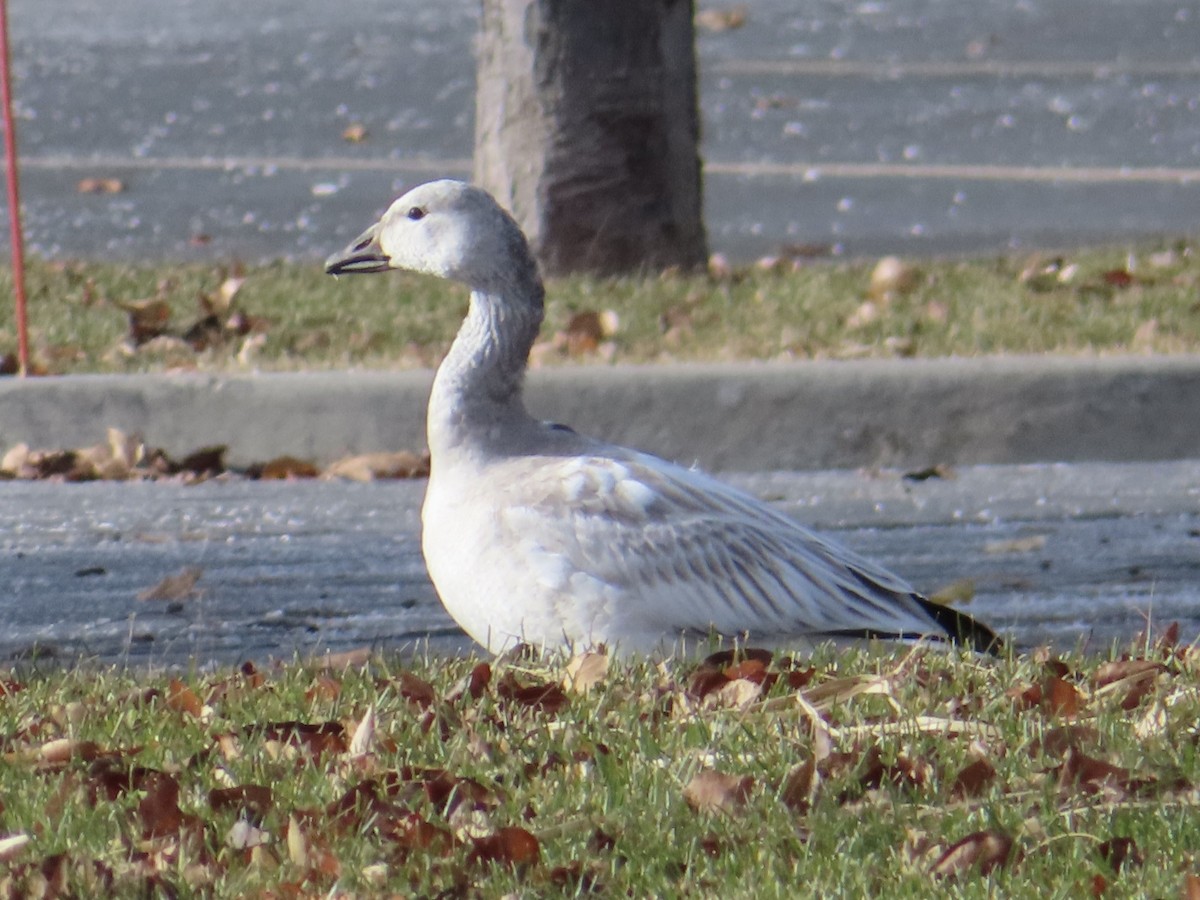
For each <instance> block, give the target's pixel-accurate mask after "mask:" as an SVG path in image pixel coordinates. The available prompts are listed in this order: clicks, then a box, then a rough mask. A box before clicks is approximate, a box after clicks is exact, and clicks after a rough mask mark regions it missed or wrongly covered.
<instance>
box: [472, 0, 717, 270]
mask: <svg viewBox="0 0 1200 900" xmlns="http://www.w3.org/2000/svg"><path fill="white" fill-rule="evenodd" d="M482 5H483V18H482V29H481V31H482V33H481V38H480V42H479V68H478V88H477V93H476V115H475V181H476V183H477V184H479V185H480V186H482V187H484V188H486V189H487V190H489V191H491V192H492V193H493V194H494V195H495V196H496V197H497V199H498V200H500V202H501V203H502V204H504V205H505V206H507V207H508V208H509V209H510V210H511V211H512V213H513V215H514V216H515V217H516V219H517V221H518V222H519V223H520V225H521V227H522V228H523V229H524V230H525V233H526V235H527V236H528V237H529V239H530V242H531V244H532V246H533V250H534V253H535V254H536V255H537V257H538V260H539V262H540V263H541V264H542V267H543V269H544V270H545V271H546V272H547V273H549V274H562V273H566V272H578V271H588V272H597V273H602V274H613V273H619V272H627V271H631V270H636V269H641V268H664V267H669V266H680V267H684V268H693V267H695V266H699V265H702V264H703V263H704V262H705V260H706V259H707V257H708V251H707V247H706V241H705V234H704V223H703V209H702V203H701V173H700V156H699V149H698V147H699V134H700V124H699V113H698V111H697V105H696V56H695V40H694V37H695V35H694V30H693V25H692V16H693V12H694V8H693V0H482Z"/></svg>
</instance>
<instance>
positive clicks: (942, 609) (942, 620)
mask: <svg viewBox="0 0 1200 900" xmlns="http://www.w3.org/2000/svg"><path fill="white" fill-rule="evenodd" d="M913 599H914V600H916V601H917V603H919V604H920V606H921V609H923V610H924V611H925V612H926V613H927V614H928V615H929V617H930V618H931V619H933V621H934V622H936V623H937V624H938V625H939V626H940V627H941V628H943V629H944V630H945V632H946V635H947V637H949V638H950V640H952V641H954V642H955V643H956V644H962V645H963V646H966V647H970V648H971V649H972V650H977V651H979V652H980V653H989V654H991V655H992V656H999V655H1000V653H1001V652H1003V650H1004V642H1003V641H1002V640H1000V637H999V636H998V635H997V634H996V632H994V631H992V629H990V628H988V627H987V626H986V625H984V624H983V623H982V622H980V621H978V620H976V619H973V618H971V617H970V616H968V615H967V614H966V613H961V612H959V611H958V610H957V609H954V608H953V607H950V606H943V605H942V604H940V603H934V602H933V601H932V600H926V599H925V598H924V597H914V598H913Z"/></svg>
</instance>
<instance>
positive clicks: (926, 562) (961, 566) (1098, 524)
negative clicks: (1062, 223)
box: [0, 461, 1200, 668]
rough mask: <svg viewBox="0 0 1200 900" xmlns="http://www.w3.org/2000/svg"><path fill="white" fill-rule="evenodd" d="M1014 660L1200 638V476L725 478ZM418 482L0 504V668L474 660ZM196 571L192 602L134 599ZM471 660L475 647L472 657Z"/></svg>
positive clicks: (1090, 470) (1051, 471)
mask: <svg viewBox="0 0 1200 900" xmlns="http://www.w3.org/2000/svg"><path fill="white" fill-rule="evenodd" d="M731 480H734V481H735V482H736V483H738V484H739V485H740V486H742V487H744V488H746V489H748V490H750V491H752V492H754V493H756V494H757V495H758V496H760V497H763V498H764V499H767V500H769V501H770V502H772V503H775V504H778V506H779V507H780V509H782V510H783V511H784V512H786V513H788V514H789V515H793V516H795V517H796V518H798V519H800V520H801V521H803V522H805V523H807V524H809V525H811V526H813V527H816V528H818V529H820V530H821V531H822V532H823V533H826V534H829V535H831V536H832V537H834V538H835V539H837V540H840V541H842V542H844V543H846V544H848V545H849V546H851V547H853V548H854V549H856V550H858V551H860V552H862V553H865V554H867V555H869V556H871V557H872V558H874V559H877V560H879V561H880V562H882V563H883V564H885V565H887V566H888V567H890V568H892V569H893V570H894V571H896V572H898V573H900V574H902V575H903V576H904V577H906V578H907V579H908V580H909V581H910V582H912V583H913V584H914V585H916V586H917V587H918V588H920V589H921V590H924V591H927V592H934V591H937V590H939V589H942V588H945V587H947V586H949V585H957V587H956V590H955V593H956V595H957V596H959V597H960V599H962V598H965V599H969V601H970V602H969V603H967V605H966V606H965V607H964V608H965V609H966V610H968V611H969V612H970V613H971V614H973V615H976V616H978V617H980V618H981V619H983V620H985V621H987V622H989V623H991V624H992V625H994V626H995V627H996V628H997V629H998V630H1000V631H1002V632H1003V633H1004V635H1005V636H1006V638H1007V639H1008V640H1009V641H1010V642H1011V643H1012V644H1013V645H1014V646H1015V647H1017V648H1018V649H1029V648H1031V647H1034V646H1038V645H1041V644H1044V643H1049V644H1051V645H1053V646H1056V647H1058V648H1060V649H1064V650H1067V649H1072V648H1076V647H1079V648H1082V649H1084V650H1088V651H1093V652H1104V651H1106V650H1108V648H1109V647H1110V646H1111V645H1112V644H1113V643H1114V642H1117V643H1125V642H1128V641H1131V640H1132V639H1133V638H1135V637H1136V636H1137V634H1138V633H1139V631H1141V630H1142V629H1144V628H1145V627H1147V625H1149V627H1150V628H1151V630H1152V631H1153V630H1154V629H1156V628H1160V627H1164V626H1165V625H1166V624H1168V623H1169V622H1171V621H1178V622H1179V623H1180V625H1181V633H1182V635H1183V637H1184V639H1185V640H1192V639H1194V638H1195V637H1197V635H1198V634H1200V462H1198V461H1190V462H1159V463H1152V464H1145V463H1143V464H1122V465H1112V464H1095V463H1092V464H1080V465H1070V466H1067V465H1036V466H980V467H964V468H961V469H957V470H953V471H946V472H944V473H943V474H942V475H941V476H939V477H931V478H926V479H923V480H917V479H912V478H907V479H906V478H903V477H902V476H901V474H900V473H898V472H894V471H893V472H867V471H860V472H844V471H843V472H820V473H772V474H759V475H734V476H731ZM423 489H424V485H423V484H422V483H420V482H392V483H376V484H339V483H331V482H301V483H279V482H274V483H267V482H248V481H228V482H209V483H205V484H201V485H198V486H194V487H183V486H180V485H170V484H152V483H148V484H132V485H131V484H111V483H90V484H77V485H66V486H64V485H55V484H45V483H37V482H29V483H8V484H0V583H2V584H4V586H5V590H4V592H3V594H2V595H0V617H2V619H3V621H4V623H5V624H4V628H3V629H0V659H2V658H8V659H17V660H20V659H29V658H30V657H38V656H39V655H40V657H41V658H42V659H43V660H44V661H45V662H46V664H49V665H52V666H57V665H63V664H67V663H71V662H74V661H76V660H79V659H83V660H91V661H95V662H101V663H118V664H122V663H127V664H131V665H138V666H144V665H153V666H175V667H184V668H186V667H189V666H205V665H207V664H209V663H210V662H225V663H232V662H238V661H240V660H244V659H252V660H255V661H256V662H258V663H264V662H267V661H269V660H271V659H280V658H282V659H290V658H292V657H293V656H294V655H299V656H301V657H307V656H312V655H320V654H322V653H324V652H326V651H335V652H336V651H341V650H347V649H352V648H360V647H368V648H372V649H376V650H387V651H391V652H405V651H409V652H425V651H429V652H434V653H457V652H467V651H469V650H470V649H471V647H472V645H471V643H470V641H469V640H468V639H467V638H465V636H463V635H462V634H461V632H459V631H458V629H457V628H455V626H454V624H453V622H452V621H451V620H450V619H449V617H448V616H447V614H446V613H445V611H444V610H443V609H442V607H441V605H440V604H439V603H438V601H437V598H436V595H435V593H434V591H433V588H432V586H431V585H430V583H429V580H428V577H427V576H426V574H425V569H424V566H423V564H422V561H421V555H420V545H419V539H418V535H419V514H418V508H419V504H420V499H421V496H422V493H423ZM185 570H191V572H192V575H193V576H194V578H195V581H194V584H193V585H192V586H191V589H189V590H183V591H176V592H175V593H174V594H172V595H171V596H169V597H165V598H161V599H139V595H141V596H143V597H144V596H145V594H146V592H147V591H148V590H149V589H150V588H152V587H154V586H155V585H156V584H158V583H159V582H160V581H161V580H162V579H163V578H165V577H167V576H171V575H177V574H179V573H181V572H183V571H185ZM475 649H478V648H475Z"/></svg>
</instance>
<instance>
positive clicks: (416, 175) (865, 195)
mask: <svg viewBox="0 0 1200 900" xmlns="http://www.w3.org/2000/svg"><path fill="white" fill-rule="evenodd" d="M710 5H715V4H707V3H702V4H700V6H701V7H707V6H710ZM743 7H744V10H745V13H746V16H745V23H744V25H742V26H741V27H738V28H732V29H728V30H723V31H711V30H707V29H704V28H701V29H700V30H699V32H698V36H697V57H698V67H699V75H700V109H701V117H702V123H703V128H702V132H703V133H702V145H701V153H702V156H703V159H704V163H705V190H706V196H705V218H706V223H707V227H708V230H709V235H710V243H711V246H712V249H713V250H714V251H720V252H723V253H726V254H728V255H730V256H731V257H733V258H741V259H747V258H751V259H752V258H755V257H758V256H762V255H765V254H771V253H776V252H779V250H780V249H781V247H794V246H800V247H802V248H804V252H816V253H818V254H820V253H840V254H848V255H871V254H880V253H909V254H930V253H945V252H971V253H982V252H989V253H990V252H1001V251H1011V250H1014V249H1016V250H1024V249H1027V248H1036V249H1043V248H1045V247H1046V246H1049V245H1076V244H1079V243H1083V242H1095V241H1098V240H1127V239H1129V238H1148V237H1156V236H1159V235H1168V236H1169V235H1178V234H1189V233H1195V231H1196V229H1197V227H1198V218H1197V210H1200V51H1198V49H1197V48H1200V14H1197V13H1196V11H1195V10H1194V9H1192V8H1191V7H1189V6H1188V5H1187V4H1183V3H1180V2H1179V0H1031V2H1024V3H1012V2H1009V0H972V2H969V3H959V4H954V3H933V2H929V0H880V2H874V0H872V2H862V0H829V2H824V3H819V4H817V3H810V4H796V3H794V2H792V0H756V2H754V3H752V4H744V5H743ZM9 21H10V23H11V28H12V47H13V61H14V79H15V82H16V106H17V113H18V129H17V138H18V141H19V144H20V150H21V155H22V160H23V165H24V175H25V186H24V204H25V216H26V227H27V231H28V235H29V240H30V244H31V246H32V247H33V248H34V249H35V250H36V251H37V252H39V253H42V254H45V255H53V256H59V257H63V256H83V257H104V258H121V259H146V258H160V257H168V258H216V259H228V258H230V257H239V258H242V259H248V260H257V259H264V258H276V257H280V256H288V257H294V258H299V259H312V260H319V259H323V258H324V257H325V256H326V255H327V254H328V253H329V252H330V251H331V249H333V248H338V247H341V246H344V245H345V243H346V242H347V241H348V240H350V239H351V238H352V237H353V236H355V235H356V234H358V232H359V230H360V229H361V227H362V223H363V222H364V221H369V220H370V219H371V217H372V216H373V215H374V214H375V213H377V212H379V211H381V210H382V208H384V207H385V206H386V205H387V202H388V200H389V199H390V198H391V197H392V196H394V195H396V194H398V193H400V192H401V191H402V190H403V189H404V188H405V187H406V186H411V185H412V184H413V183H415V182H417V181H422V180H428V179H429V178H433V177H439V176H454V177H464V176H467V175H469V172H470V156H471V151H472V143H473V127H474V79H475V72H474V61H473V55H472V45H473V40H474V35H475V30H476V28H477V24H478V4H477V0H442V2H438V3H425V2H419V0H353V2H347V3H340V4H336V5H335V4H329V3H327V2H324V0H256V2H254V3H244V2H239V0H175V2H172V3H161V2H155V0H111V2H107V3H96V2H94V0H11V2H10V12H9ZM348 127H352V130H351V131H349V132H347V128H348ZM347 133H349V134H350V135H352V136H354V139H351V140H348V139H346V138H344V137H343V135H344V134H347ZM89 179H90V180H91V182H92V183H93V185H94V186H100V189H99V192H96V193H81V192H80V191H79V184H80V182H81V181H84V180H89ZM105 183H115V184H116V185H119V188H120V189H119V190H118V192H116V193H105V192H104V189H103V187H102V186H103V185H104V184H105ZM2 233H3V231H2V226H0V234H2Z"/></svg>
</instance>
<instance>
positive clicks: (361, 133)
mask: <svg viewBox="0 0 1200 900" xmlns="http://www.w3.org/2000/svg"><path fill="white" fill-rule="evenodd" d="M366 139H367V126H366V125H364V124H363V123H362V122H351V123H350V124H349V125H347V126H346V127H345V128H343V129H342V140H343V141H346V142H348V143H351V144H361V143H362V142H363V141H365V140H366Z"/></svg>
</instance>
